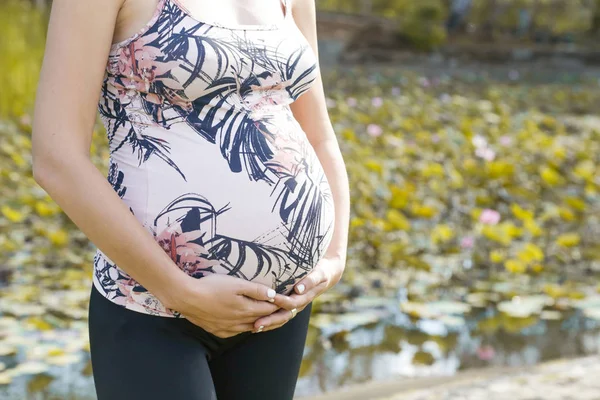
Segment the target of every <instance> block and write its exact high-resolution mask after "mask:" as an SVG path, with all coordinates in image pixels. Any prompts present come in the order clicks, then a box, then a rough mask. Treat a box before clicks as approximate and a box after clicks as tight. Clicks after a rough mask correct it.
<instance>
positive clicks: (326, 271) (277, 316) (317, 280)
mask: <svg viewBox="0 0 600 400" xmlns="http://www.w3.org/2000/svg"><path fill="white" fill-rule="evenodd" d="M344 266H345V262H344V261H343V260H342V259H340V258H327V257H324V258H322V259H321V260H320V261H319V262H318V263H317V265H316V266H315V267H314V268H313V270H312V271H311V272H310V273H309V274H308V275H306V276H305V277H304V278H303V279H301V280H300V281H299V282H298V283H296V284H295V285H294V292H293V293H292V294H290V295H289V296H285V295H279V294H278V295H277V296H276V298H275V300H274V304H275V305H277V306H279V307H281V309H280V310H278V311H277V312H274V313H272V314H271V315H267V316H264V317H262V318H259V319H257V320H256V321H255V322H254V329H255V332H265V331H269V330H273V329H277V328H279V327H281V326H282V325H284V324H285V323H286V322H288V321H289V320H290V319H291V318H292V313H291V311H290V310H292V309H294V308H295V309H296V311H297V312H300V311H302V310H304V308H305V307H306V306H307V305H308V304H309V303H310V302H311V301H313V300H314V299H315V298H317V297H318V296H320V295H321V294H323V293H324V292H326V291H327V290H328V289H330V288H331V287H333V286H335V284H336V283H337V282H338V281H339V280H340V278H341V277H342V273H343V272H344ZM261 327H262V328H261Z"/></svg>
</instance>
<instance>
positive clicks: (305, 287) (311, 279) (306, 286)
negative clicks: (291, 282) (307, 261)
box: [294, 269, 324, 294]
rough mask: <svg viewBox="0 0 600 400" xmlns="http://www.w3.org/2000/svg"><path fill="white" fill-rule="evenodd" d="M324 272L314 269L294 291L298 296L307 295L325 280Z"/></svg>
mask: <svg viewBox="0 0 600 400" xmlns="http://www.w3.org/2000/svg"><path fill="white" fill-rule="evenodd" d="M323 278H324V277H323V272H322V271H321V270H320V269H313V270H312V271H311V272H310V273H309V274H308V275H306V276H305V277H304V278H303V279H302V280H300V282H298V283H297V284H296V285H295V286H294V291H295V292H296V293H298V294H303V293H306V292H307V291H309V290H311V289H312V288H314V287H315V286H317V285H318V284H319V283H321V281H322V280H323Z"/></svg>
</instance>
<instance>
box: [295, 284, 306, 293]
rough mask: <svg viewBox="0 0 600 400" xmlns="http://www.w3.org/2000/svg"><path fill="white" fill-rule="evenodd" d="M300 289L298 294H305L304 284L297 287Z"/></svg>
mask: <svg viewBox="0 0 600 400" xmlns="http://www.w3.org/2000/svg"><path fill="white" fill-rule="evenodd" d="M296 287H297V288H298V293H302V292H304V284H302V283H301V284H299V285H298V286H296Z"/></svg>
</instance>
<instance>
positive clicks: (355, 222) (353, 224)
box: [350, 217, 365, 228]
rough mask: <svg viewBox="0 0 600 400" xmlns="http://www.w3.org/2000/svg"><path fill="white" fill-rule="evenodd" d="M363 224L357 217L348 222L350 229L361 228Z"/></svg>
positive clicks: (362, 220) (363, 221)
mask: <svg viewBox="0 0 600 400" xmlns="http://www.w3.org/2000/svg"><path fill="white" fill-rule="evenodd" d="M364 224H365V220H364V219H362V218H359V217H354V218H352V219H351V220H350V226H351V227H352V228H358V227H360V226H363V225H364Z"/></svg>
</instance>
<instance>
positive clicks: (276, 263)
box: [93, 0, 334, 317]
mask: <svg viewBox="0 0 600 400" xmlns="http://www.w3.org/2000/svg"><path fill="white" fill-rule="evenodd" d="M282 1H283V4H282V5H283V6H284V8H285V14H284V15H285V16H282V19H281V22H280V23H278V24H274V25H235V26H227V25H223V24H219V23H212V22H205V21H201V20H199V19H198V18H197V17H194V16H192V14H191V13H190V12H189V11H187V10H186V9H185V8H184V6H183V5H182V4H181V3H180V0H159V1H158V3H157V6H156V9H155V12H154V14H153V16H152V18H151V20H150V21H148V23H147V24H146V25H145V26H144V27H143V28H142V29H141V30H140V31H139V32H138V33H136V34H135V35H133V36H131V37H129V38H128V39H126V40H124V41H121V42H119V43H115V44H113V45H112V47H111V49H110V54H109V59H108V63H107V67H106V72H105V77H104V81H103V85H102V91H101V96H100V99H99V103H98V111H99V113H100V118H101V120H102V122H103V124H104V126H105V128H106V132H107V135H108V140H109V146H110V157H109V169H108V171H109V172H108V176H107V179H108V181H109V182H110V183H111V185H112V187H113V188H114V190H115V191H116V192H117V194H118V195H119V197H120V198H121V199H122V201H124V202H125V203H126V204H127V205H128V207H129V210H130V211H131V213H133V215H135V217H136V218H137V220H138V221H139V222H140V223H141V224H142V225H143V226H144V227H145V228H146V229H147V230H148V231H149V232H150V233H151V234H152V235H153V237H154V238H155V240H156V242H157V243H158V244H159V245H160V246H161V247H162V248H163V249H164V251H165V252H167V253H168V254H169V255H170V257H171V259H172V260H173V262H174V263H175V264H176V265H177V266H178V267H179V268H181V269H182V270H183V271H185V272H186V273H187V274H189V275H190V276H192V277H195V278H202V277H203V276H206V275H207V274H213V273H220V274H228V275H231V276H234V277H239V278H242V279H247V280H252V281H256V282H260V283H263V284H266V285H268V286H269V287H272V288H273V289H275V290H276V291H277V292H278V293H283V294H288V293H289V292H290V291H291V290H292V286H293V284H294V283H295V282H296V281H297V280H298V279H300V278H302V277H303V276H305V275H306V274H307V273H308V272H309V271H310V270H311V269H312V268H313V267H314V266H315V264H316V263H317V261H319V259H320V258H321V257H322V256H323V254H324V251H325V250H326V248H327V246H328V245H329V243H330V241H331V239H332V234H333V221H334V204H333V200H332V194H331V190H330V186H329V184H328V182H327V178H326V176H325V174H324V171H323V169H322V166H321V164H320V163H319V160H318V158H317V156H316V153H315V151H314V148H313V147H312V146H311V145H310V143H309V142H308V139H307V137H306V134H305V132H304V131H303V130H302V128H301V126H300V124H299V123H298V122H297V120H296V119H295V118H294V116H293V114H292V112H291V109H290V107H289V105H290V104H291V103H292V102H293V101H295V100H296V99H297V98H298V97H299V96H300V95H302V94H303V93H304V92H306V91H307V90H308V89H309V88H310V87H311V85H312V84H313V82H314V81H315V79H316V77H317V74H318V70H319V69H318V64H317V60H316V56H315V54H314V52H313V51H312V48H311V47H310V45H309V43H308V41H307V40H306V39H305V37H304V36H303V35H302V32H301V31H300V30H299V29H298V27H297V26H296V24H295V23H294V22H293V19H292V17H291V15H290V13H291V12H290V11H289V9H290V4H289V3H290V0H282ZM93 284H94V286H95V287H96V288H97V289H98V290H99V291H100V293H102V294H103V295H104V296H105V297H106V298H108V299H109V300H111V301H112V302H114V303H116V304H119V305H122V306H124V307H126V308H128V309H132V310H136V311H139V312H143V313H148V314H153V315H160V316H168V317H180V315H179V314H178V313H177V312H176V311H174V310H170V309H168V308H166V307H164V306H163V305H162V304H161V303H160V301H159V300H158V299H157V298H156V297H154V296H153V295H152V293H150V292H148V291H147V290H146V289H145V288H144V287H143V286H141V285H140V284H139V283H138V282H136V281H135V280H134V279H132V277H131V276H129V275H128V274H127V273H126V272H125V271H124V270H122V269H121V268H119V266H118V265H116V264H115V263H114V262H113V261H112V260H111V259H110V258H108V257H107V256H106V254H104V253H103V252H102V251H101V250H100V249H98V248H96V253H95V255H94V274H93Z"/></svg>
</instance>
